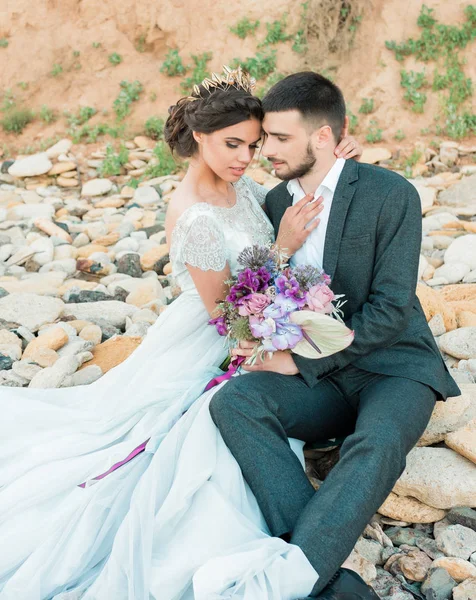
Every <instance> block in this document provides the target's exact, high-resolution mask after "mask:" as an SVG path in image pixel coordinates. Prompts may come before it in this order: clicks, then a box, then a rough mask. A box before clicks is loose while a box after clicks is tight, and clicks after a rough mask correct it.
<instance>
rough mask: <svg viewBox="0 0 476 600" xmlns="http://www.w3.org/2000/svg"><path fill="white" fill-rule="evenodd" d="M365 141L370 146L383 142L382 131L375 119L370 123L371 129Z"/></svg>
mask: <svg viewBox="0 0 476 600" xmlns="http://www.w3.org/2000/svg"><path fill="white" fill-rule="evenodd" d="M365 139H366V140H367V142H369V144H376V143H377V142H381V141H382V129H381V128H380V127H379V126H378V122H377V121H376V120H375V119H372V120H371V121H370V127H369V128H368V131H367V135H366V136H365Z"/></svg>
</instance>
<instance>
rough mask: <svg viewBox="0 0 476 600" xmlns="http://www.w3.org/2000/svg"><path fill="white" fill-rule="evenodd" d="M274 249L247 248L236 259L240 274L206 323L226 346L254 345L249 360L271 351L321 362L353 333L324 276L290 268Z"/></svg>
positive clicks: (306, 268)
mask: <svg viewBox="0 0 476 600" xmlns="http://www.w3.org/2000/svg"><path fill="white" fill-rule="evenodd" d="M286 259H287V257H286V256H285V255H283V254H282V253H280V251H279V250H278V249H275V248H267V247H264V246H258V245H254V246H249V247H247V248H245V249H244V250H243V251H242V252H241V254H240V255H239V256H238V264H239V265H240V266H241V269H240V270H239V272H238V273H237V275H236V276H235V277H233V278H232V279H231V280H230V281H229V282H227V283H228V284H229V285H230V291H229V294H228V296H227V297H226V299H225V300H224V301H223V302H220V303H219V304H218V310H219V316H218V317H216V318H214V319H211V320H210V321H209V323H210V324H211V325H214V326H215V327H216V328H217V331H218V333H219V334H220V335H223V336H226V337H227V338H228V340H229V341H230V344H231V345H232V346H235V345H237V343H238V342H240V341H242V340H243V341H245V340H246V341H255V342H257V346H256V348H255V351H254V353H253V356H252V357H251V359H248V361H249V362H250V363H251V364H254V363H255V362H256V360H257V358H258V357H261V358H263V356H264V355H265V354H266V353H268V352H271V353H272V352H275V351H276V350H292V351H293V352H295V353H296V354H299V355H300V356H304V357H306V358H322V357H324V356H329V355H331V354H334V353H336V352H339V351H340V350H343V349H344V348H346V347H347V346H349V345H350V344H351V343H352V341H353V339H354V332H353V331H352V330H350V329H349V328H348V327H346V326H345V325H344V323H343V320H342V316H341V315H342V311H341V306H342V305H343V304H344V302H342V301H341V300H340V299H341V298H342V296H336V295H335V294H334V293H333V292H332V290H331V289H330V287H329V284H330V278H329V276H328V275H326V273H324V271H322V270H320V269H317V268H315V267H312V266H310V265H299V266H297V267H290V266H289V265H288V264H287V263H286Z"/></svg>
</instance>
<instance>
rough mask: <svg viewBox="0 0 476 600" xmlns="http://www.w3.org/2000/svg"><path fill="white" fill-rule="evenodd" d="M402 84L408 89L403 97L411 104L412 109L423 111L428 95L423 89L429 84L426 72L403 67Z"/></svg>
mask: <svg viewBox="0 0 476 600" xmlns="http://www.w3.org/2000/svg"><path fill="white" fill-rule="evenodd" d="M400 85H401V86H402V87H403V88H405V89H406V92H405V94H404V95H403V97H404V98H405V100H406V101H407V102H409V103H410V104H411V109H412V111H413V112H416V113H422V112H423V110H424V106H425V102H426V99H427V96H426V94H425V93H424V92H422V91H421V89H422V88H426V87H428V85H429V84H428V80H427V79H426V76H425V73H424V72H417V71H405V70H404V69H403V70H402V71H400Z"/></svg>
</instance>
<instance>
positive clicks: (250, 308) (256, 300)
mask: <svg viewBox="0 0 476 600" xmlns="http://www.w3.org/2000/svg"><path fill="white" fill-rule="evenodd" d="M270 303H271V299H270V298H269V296H266V295H265V294H249V295H248V296H245V297H244V298H242V299H241V300H239V301H238V312H239V313H240V315H241V316H242V317H247V316H249V315H257V314H260V313H262V312H263V310H264V309H265V308H266V307H267V306H268V305H269V304H270Z"/></svg>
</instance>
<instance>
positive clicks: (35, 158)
mask: <svg viewBox="0 0 476 600" xmlns="http://www.w3.org/2000/svg"><path fill="white" fill-rule="evenodd" d="M52 166H53V165H52V164H51V161H50V159H49V158H48V156H47V155H46V152H41V153H40V154H33V155H32V156H27V157H26V158H21V159H20V160H16V161H15V162H14V163H13V165H12V166H11V167H10V168H9V169H8V173H9V174H10V175H13V176H14V177H34V176H36V175H44V174H45V173H48V171H49V170H50V169H51V167H52Z"/></svg>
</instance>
